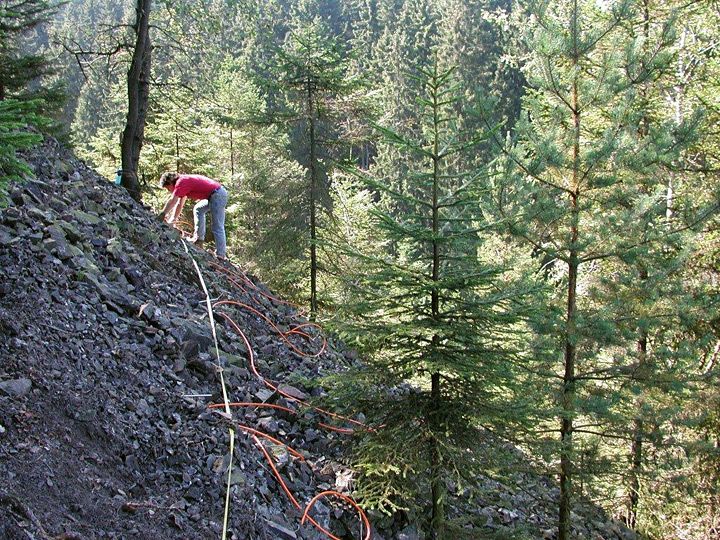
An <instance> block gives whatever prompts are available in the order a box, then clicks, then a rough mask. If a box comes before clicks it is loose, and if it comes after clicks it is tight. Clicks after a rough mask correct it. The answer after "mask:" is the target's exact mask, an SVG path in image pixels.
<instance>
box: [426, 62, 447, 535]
mask: <svg viewBox="0 0 720 540" xmlns="http://www.w3.org/2000/svg"><path fill="white" fill-rule="evenodd" d="M437 76H438V66H437V61H436V62H435V77H436V78H437ZM439 112H440V104H439V103H438V96H437V93H435V92H433V124H434V129H433V132H434V138H433V156H432V160H433V187H432V231H433V243H432V244H433V245H432V250H433V254H432V261H433V262H432V276H431V279H432V282H433V283H434V284H435V285H436V286H434V287H433V289H432V294H431V298H430V305H431V310H432V318H433V321H434V322H439V321H440V292H439V291H438V287H437V283H438V281H439V280H440V243H439V241H438V234H439V233H440V202H439V201H440V159H441V158H440V141H439V138H438V126H439V125H440V118H439ZM439 347H440V338H439V337H438V336H437V335H434V336H433V339H432V350H433V354H435V353H436V351H437V349H438V348H439ZM430 392H431V394H430V399H431V405H430V410H431V413H430V414H432V418H431V420H430V429H431V431H432V439H431V440H432V446H431V448H430V489H431V492H432V493H431V494H432V518H431V523H430V529H431V538H433V539H434V540H442V539H443V538H444V536H445V533H444V529H445V482H444V481H443V467H442V456H441V454H440V448H439V445H438V442H437V440H436V437H439V436H441V434H442V429H441V426H440V423H441V420H442V419H441V418H440V408H441V404H442V403H441V401H442V392H441V388H440V373H438V372H435V373H433V374H432V375H431V389H430Z"/></svg>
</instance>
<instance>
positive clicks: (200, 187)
mask: <svg viewBox="0 0 720 540" xmlns="http://www.w3.org/2000/svg"><path fill="white" fill-rule="evenodd" d="M219 187H221V186H220V183H219V182H216V181H215V180H213V179H212V178H208V177H207V176H202V175H200V174H180V175H178V177H177V180H176V181H175V189H174V190H173V195H174V196H175V197H178V198H182V197H190V198H191V199H195V200H201V199H207V198H208V197H210V193H212V192H213V191H215V190H216V189H217V188H219Z"/></svg>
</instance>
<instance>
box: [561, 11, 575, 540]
mask: <svg viewBox="0 0 720 540" xmlns="http://www.w3.org/2000/svg"><path fill="white" fill-rule="evenodd" d="M577 13H578V7H577V2H576V3H575V11H574V16H573V20H572V26H573V35H574V37H575V39H576V40H577V37H578V28H577V24H578V22H577ZM577 51H578V46H577V42H576V44H575V55H576V56H575V58H576V61H577V54H578V52H577ZM572 111H573V131H574V133H573V155H572V184H571V190H570V193H569V196H570V204H571V212H572V214H571V215H572V218H571V219H572V221H571V225H570V245H569V257H568V287H567V308H566V328H565V373H564V375H563V392H562V416H561V419H560V505H559V509H558V540H569V539H570V515H571V510H572V479H573V454H574V445H573V429H574V428H573V417H574V414H575V384H576V379H575V370H576V366H575V363H576V360H577V345H576V341H577V328H576V326H577V321H576V319H577V281H578V273H579V267H580V259H579V253H578V247H577V246H578V244H577V243H578V239H579V237H580V230H579V224H580V201H579V199H580V178H581V174H580V95H579V88H578V83H577V81H575V82H574V83H573V88H572Z"/></svg>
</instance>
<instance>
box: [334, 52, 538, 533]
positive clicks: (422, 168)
mask: <svg viewBox="0 0 720 540" xmlns="http://www.w3.org/2000/svg"><path fill="white" fill-rule="evenodd" d="M419 80H420V81H421V83H422V86H423V88H424V91H425V92H424V94H423V95H422V97H421V98H420V99H418V103H419V109H418V112H417V121H418V124H419V126H420V129H419V133H420V134H421V136H420V137H419V138H417V139H412V138H409V137H406V136H403V135H401V134H399V133H397V132H396V131H394V130H392V129H390V128H386V127H379V126H378V129H379V131H380V132H381V134H382V135H383V137H384V140H385V141H386V142H387V143H388V145H390V146H389V148H391V147H395V148H397V151H398V152H399V153H402V154H405V155H406V157H408V161H409V162H411V163H412V165H413V169H412V172H411V174H410V176H409V178H408V182H407V184H405V185H403V186H402V187H397V186H394V185H393V184H392V182H391V180H389V179H386V178H382V177H380V178H378V177H376V176H375V175H374V174H373V170H372V169H371V170H370V171H369V172H368V173H359V175H360V178H361V179H362V180H363V182H364V183H365V186H366V187H365V189H366V190H368V191H367V192H368V193H376V194H377V195H378V199H379V201H378V204H376V205H375V209H374V210H372V212H371V214H370V215H371V217H372V220H371V221H370V223H369V226H370V227H371V228H372V230H373V231H374V232H373V236H374V237H375V238H376V245H375V246H367V243H361V244H360V245H361V246H367V247H370V248H371V249H369V250H367V251H366V252H365V253H362V252H357V251H356V252H355V253H354V255H355V257H356V260H357V261H358V267H359V265H362V268H363V273H361V274H356V275H354V276H353V281H352V282H351V283H349V287H350V291H351V293H350V294H351V299H349V300H348V301H347V304H346V306H345V308H344V309H343V310H342V312H343V314H344V317H345V318H346V321H347V324H346V325H344V326H342V327H341V328H340V329H341V332H342V335H343V336H344V337H345V338H346V339H347V340H348V342H349V343H350V344H351V345H352V346H356V347H358V348H359V349H360V350H361V351H362V352H364V353H365V354H366V355H368V359H367V364H366V366H364V367H363V368H358V369H356V370H354V371H353V372H352V373H351V374H350V375H343V384H344V386H346V388H345V389H342V388H340V389H338V392H341V393H342V392H343V391H347V392H349V393H350V394H352V395H353V396H354V399H353V401H354V402H355V403H356V406H357V407H358V408H359V409H361V410H363V411H364V412H365V413H366V415H368V416H369V417H370V418H372V419H373V424H374V425H377V426H382V427H379V428H378V430H377V432H370V433H366V434H365V435H364V437H363V438H362V440H361V441H360V442H359V444H358V445H357V446H356V451H355V462H354V463H355V465H356V466H357V467H358V469H359V470H361V471H362V473H363V476H362V478H361V479H360V480H359V482H358V490H359V494H360V496H361V498H362V500H363V501H364V502H365V504H367V505H369V506H375V507H379V508H382V509H384V510H386V511H391V510H393V509H396V508H398V507H406V506H407V507H409V508H411V510H412V512H413V514H414V515H417V516H418V519H421V518H419V515H421V514H422V513H423V512H424V510H425V508H426V507H427V505H430V506H432V507H433V509H434V510H433V519H432V522H433V523H432V526H431V527H432V529H433V530H434V532H435V533H436V534H443V533H442V532H441V531H442V530H444V528H445V527H446V523H445V519H444V517H442V515H443V514H442V506H443V505H444V499H445V498H446V497H447V493H445V491H446V488H445V487H444V486H446V485H447V484H448V483H449V482H450V481H451V479H453V480H455V481H459V482H461V483H462V482H468V481H471V479H472V477H473V475H475V474H477V473H478V470H479V469H480V468H482V467H483V465H485V464H487V462H488V461H491V460H489V458H488V456H487V455H483V454H482V452H480V450H479V444H478V442H479V440H480V439H481V433H482V432H483V429H482V428H481V426H484V427H485V428H491V427H492V429H498V430H505V429H509V427H510V425H512V423H513V422H515V421H516V420H517V418H515V417H514V416H513V414H512V413H508V412H507V411H512V410H515V411H517V410H518V405H517V404H518V402H519V401H521V400H519V399H517V398H518V396H516V395H515V392H516V390H517V388H516V387H515V377H514V375H515V369H514V368H513V362H514V361H515V360H517V354H518V350H519V349H520V348H521V346H520V343H521V342H522V338H521V337H520V334H519V332H520V329H521V315H522V310H521V298H522V295H523V294H526V293H527V290H524V289H523V288H522V287H519V286H518V285H517V284H514V283H513V279H512V278H511V277H510V275H509V274H508V272H507V269H506V268H503V267H502V266H500V265H498V264H495V263H493V262H492V260H491V259H490V258H486V257H485V256H484V255H485V253H484V252H483V247H484V245H483V236H484V235H483V231H486V230H488V228H489V226H490V224H488V223H487V222H485V221H484V220H483V218H482V215H481V214H480V213H479V212H478V204H479V200H480V199H479V196H480V194H481V193H482V192H483V190H484V187H483V176H482V175H480V174H478V173H476V172H473V173H465V172H463V171H460V170H456V169H454V168H453V166H452V164H453V162H452V160H451V157H452V156H453V155H454V154H456V153H462V152H468V151H470V150H471V149H472V148H473V146H474V145H475V144H477V142H478V139H477V137H475V136H474V135H473V134H472V133H470V134H466V133H459V132H458V131H456V130H455V122H454V112H453V107H452V106H453V105H455V104H457V103H458V99H459V98H458V96H457V94H456V91H457V88H456V86H455V85H454V84H453V82H454V81H453V70H452V69H450V70H447V71H440V70H439V69H438V67H437V65H436V67H435V68H434V70H430V71H422V72H421V75H420V76H419ZM468 135H469V136H468ZM396 204H397V205H398V206H397V207H402V208H403V212H401V213H398V212H395V211H394V210H393V209H394V208H396V206H395V205H396ZM357 245H358V244H357V243H356V246H357ZM503 282H504V283H503ZM501 283H502V285H501ZM511 402H512V403H514V405H513V406H512V407H511V406H509V403H511ZM428 470H429V471H430V473H429V476H428ZM429 486H432V492H433V498H430V499H429V498H428V493H429V491H430V490H429V489H428V488H429ZM433 499H434V500H433Z"/></svg>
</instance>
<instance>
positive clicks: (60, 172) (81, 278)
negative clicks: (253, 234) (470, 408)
mask: <svg viewBox="0 0 720 540" xmlns="http://www.w3.org/2000/svg"><path fill="white" fill-rule="evenodd" d="M25 158H26V160H27V161H28V163H29V164H30V165H31V167H32V168H33V170H34V172H35V175H36V178H35V179H34V180H32V181H29V182H28V183H26V184H24V185H20V186H15V187H14V189H13V190H12V191H11V193H10V200H9V202H8V205H7V207H5V208H0V268H2V279H1V280H0V540H3V539H14V540H17V539H32V538H56V539H61V538H65V539H83V540H89V539H128V540H130V539H133V540H144V539H147V540H157V539H160V538H164V539H169V538H177V539H184V540H193V539H198V540H199V539H204V540H206V539H211V538H220V537H221V529H222V525H221V524H222V521H223V508H224V502H225V495H226V485H227V479H228V478H229V479H230V484H231V489H230V506H229V508H230V516H229V530H228V538H234V539H248V540H255V539H286V540H294V539H312V540H315V539H320V538H327V536H325V535H324V534H322V533H320V532H318V531H317V530H316V529H315V528H313V527H312V526H309V525H307V524H305V525H301V523H300V522H301V518H302V509H298V508H296V507H295V506H294V505H293V504H292V503H291V501H290V499H289V497H288V496H287V494H286V492H285V488H284V487H283V486H282V485H280V483H279V482H278V480H277V479H276V476H275V473H274V472H273V470H272V468H271V466H270V463H269V462H268V461H267V460H266V459H265V457H264V455H263V450H261V449H260V447H259V444H260V445H262V447H263V449H264V450H265V451H266V452H267V453H268V455H269V456H271V459H272V462H273V464H274V466H275V467H276V468H277V469H278V471H279V474H280V475H281V476H282V478H283V479H284V481H285V482H286V484H287V489H288V490H289V491H290V492H291V493H292V495H293V496H294V497H295V498H296V499H297V501H298V502H299V504H300V505H301V506H302V507H304V505H305V504H307V503H308V502H309V501H310V500H311V499H312V498H313V497H314V496H316V495H317V494H319V493H321V492H323V491H325V490H330V489H334V490H339V491H342V492H345V493H347V492H348V489H349V487H348V484H349V483H350V482H349V479H351V478H352V475H351V472H350V471H348V470H347V469H345V468H344V467H343V466H342V465H341V464H340V463H341V460H340V452H341V447H342V445H343V444H344V442H345V441H347V440H348V436H347V435H344V434H342V433H336V432H333V431H329V430H327V429H324V428H323V427H321V426H319V424H318V422H326V423H332V422H333V421H329V420H328V418H326V417H321V416H320V415H319V413H317V412H316V411H314V410H313V409H312V408H308V407H304V406H301V405H299V404H298V402H297V401H295V400H294V399H293V397H294V398H299V399H302V400H306V399H312V398H313V397H316V396H319V395H320V394H322V393H323V389H322V388H321V387H319V386H318V382H317V381H319V380H320V379H321V378H322V377H323V376H324V375H326V374H330V373H333V372H336V371H337V370H340V369H343V367H344V366H345V365H347V364H348V363H349V362H350V361H351V359H353V358H354V357H353V355H351V354H350V353H347V354H346V353H344V352H343V350H342V349H341V348H340V347H338V346H334V345H333V344H332V343H329V344H328V346H327V347H326V348H325V349H324V351H323V352H322V353H321V354H319V355H317V356H315V353H316V352H317V351H319V350H320V347H321V345H322V341H323V337H322V336H321V335H320V332H319V331H318V330H316V329H313V328H306V332H307V333H308V335H307V336H303V335H301V334H297V333H289V334H288V333H287V332H288V331H289V330H291V329H293V328H294V327H296V326H297V325H299V324H303V323H304V322H306V321H304V319H303V318H302V317H300V316H298V315H297V309H296V308H295V307H293V306H290V305H287V304H286V303H283V302H282V301H279V300H278V299H276V298H274V297H272V295H271V294H270V292H269V291H268V290H267V289H266V288H264V287H263V286H262V284H259V283H257V282H256V280H253V279H252V278H249V277H247V276H245V275H244V274H242V272H241V271H239V270H238V269H237V268H235V267H233V266H232V265H231V264H229V263H218V262H217V261H215V260H214V259H212V258H211V257H209V256H208V255H207V254H206V253H205V252H203V251H200V250H197V249H196V248H195V247H193V246H187V245H184V244H183V242H182V241H181V240H180V236H179V234H178V233H177V231H174V230H173V229H171V228H170V227H168V226H167V225H165V224H161V223H158V222H156V221H155V220H154V219H153V215H152V213H151V212H150V211H149V210H148V209H147V208H145V207H143V206H142V205H139V204H137V203H135V202H134V201H133V200H132V199H130V198H129V196H128V195H127V193H126V192H125V190H124V189H122V188H120V187H118V186H115V185H114V184H111V183H110V182H108V181H107V180H105V179H103V178H101V177H99V176H98V175H97V174H96V173H95V172H94V171H92V170H91V169H89V168H88V167H86V166H85V165H84V164H83V163H81V162H79V161H77V160H76V159H74V158H73V157H72V156H71V155H69V154H68V153H66V151H65V150H64V149H63V148H62V147H61V146H60V145H58V144H57V142H55V141H52V140H49V141H47V142H46V143H45V144H44V145H43V146H42V147H40V148H38V149H36V150H34V151H32V152H29V153H28V154H27V155H26V156H25ZM194 260H195V261H197V263H198V268H199V270H200V272H201V275H202V277H203V279H204V281H205V284H206V286H207V290H208V291H209V296H210V297H211V298H212V300H213V301H218V300H220V301H223V300H232V301H235V302H237V303H238V304H241V305H230V304H225V305H222V306H219V307H216V308H215V310H214V319H215V321H216V325H217V339H218V348H217V350H216V348H215V346H214V343H215V341H214V338H213V333H212V329H211V324H210V317H209V314H208V310H207V302H206V296H205V293H204V291H203V287H202V283H201V282H200V278H199V276H198V273H197V270H196V267H195V264H194V262H193V261H194ZM251 308H252V309H251ZM223 314H225V315H227V316H229V317H231V318H232V321H233V322H230V321H229V320H228V319H226V317H225V315H223ZM235 325H237V327H238V328H239V329H241V330H242V331H243V333H244V334H245V335H246V336H247V339H248V343H247V344H246V342H245V341H244V339H243V338H242V336H241V335H240V334H238V332H237V331H236V329H235ZM275 327H277V329H278V330H279V331H280V332H285V334H279V333H278V332H277V331H276V329H275ZM248 345H249V349H250V351H252V352H253V353H254V355H255V364H254V368H253V366H252V365H250V363H249V352H250V351H249V350H248ZM290 345H293V346H294V347H296V349H294V348H292V347H291V346H290ZM302 351H307V352H308V354H307V355H305V354H302ZM255 370H256V371H257V373H256V372H255ZM221 373H222V381H224V383H225V392H226V394H227V397H228V399H229V400H230V401H232V402H242V403H255V404H263V405H272V406H274V407H273V408H271V407H267V406H259V405H258V406H242V407H236V408H233V409H232V412H233V420H234V422H236V423H237V424H240V425H243V426H247V427H249V428H252V429H255V430H258V432H260V433H264V434H267V435H269V436H272V437H273V438H274V439H276V440H277V441H281V442H282V443H285V444H288V445H289V446H290V447H292V448H294V449H296V450H297V451H299V452H300V453H302V455H303V456H304V457H305V460H304V461H303V460H300V459H298V458H297V457H295V456H294V455H293V454H292V452H291V451H290V450H288V448H287V447H285V446H283V445H282V444H278V443H277V442H272V441H271V440H270V439H268V438H265V437H263V436H261V435H258V439H257V441H256V440H254V439H253V437H252V433H251V432H249V431H247V430H243V429H237V431H236V440H235V452H234V455H233V459H232V467H230V463H231V459H230V453H229V448H230V446H229V442H230V437H229V430H228V425H229V423H228V420H227V418H226V417H225V416H224V415H223V414H219V413H218V412H217V409H211V408H209V405H211V404H215V403H221V402H222V401H223V389H222V386H221V377H220V374H221ZM258 374H259V375H260V376H261V378H259V377H258V376H257V375H258ZM268 381H276V382H277V383H278V384H280V385H281V388H280V390H281V392H278V391H275V390H273V388H271V387H270V386H268V385H267V384H265V383H266V382H268ZM338 425H339V424H338ZM339 427H342V426H340V425H339ZM523 482H524V483H525V485H524V488H523V489H521V488H510V487H507V486H503V485H500V484H497V483H494V482H493V481H491V480H489V479H478V486H476V487H474V488H473V494H472V495H473V496H472V497H468V498H462V497H459V498H457V499H455V500H454V501H451V506H452V512H453V513H461V514H463V515H469V516H474V518H475V519H474V520H472V523H474V525H470V526H469V529H468V537H469V538H485V537H488V538H495V537H498V538H499V537H507V538H514V537H523V538H552V537H553V535H554V534H555V533H554V530H555V529H554V524H555V512H554V509H555V508H556V507H557V503H556V500H557V493H556V492H555V491H554V488H553V486H552V485H551V484H550V483H549V482H547V481H546V480H542V479H537V480H536V482H535V487H533V488H532V489H527V488H528V486H529V484H528V480H527V477H526V478H524V479H523ZM310 515H311V516H312V517H313V518H314V519H315V520H316V521H317V522H318V523H319V524H321V525H322V526H323V527H325V528H327V529H329V530H330V531H332V532H333V534H335V535H336V536H337V537H340V538H347V539H357V538H361V537H362V536H361V534H360V530H359V529H360V527H359V525H358V523H359V520H358V516H357V513H356V512H355V511H354V510H353V509H352V508H351V507H349V506H348V505H342V504H339V503H338V501H337V500H333V499H329V498H328V499H321V500H320V501H319V502H318V503H316V504H315V505H314V506H313V509H312V511H311V513H310ZM374 518H375V519H374V527H373V529H374V530H373V532H372V538H373V540H390V539H403V540H422V539H423V538H424V537H423V535H422V534H421V533H420V532H418V527H417V526H416V524H409V523H407V522H404V521H403V519H402V516H394V517H393V518H387V517H382V516H379V515H376V516H374ZM519 531H524V532H522V533H521V532H519ZM576 532H577V534H578V535H579V536H578V537H581V538H592V539H594V540H600V539H610V538H620V539H624V538H632V535H631V534H630V533H629V532H628V531H626V530H624V529H622V528H621V527H618V526H617V525H614V524H613V523H611V522H610V521H609V520H607V519H605V518H603V517H602V514H600V513H598V512H597V511H596V510H594V509H588V510H587V513H586V514H584V515H583V516H582V517H581V516H578V519H577V522H576ZM516 534H521V535H524V536H516Z"/></svg>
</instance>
